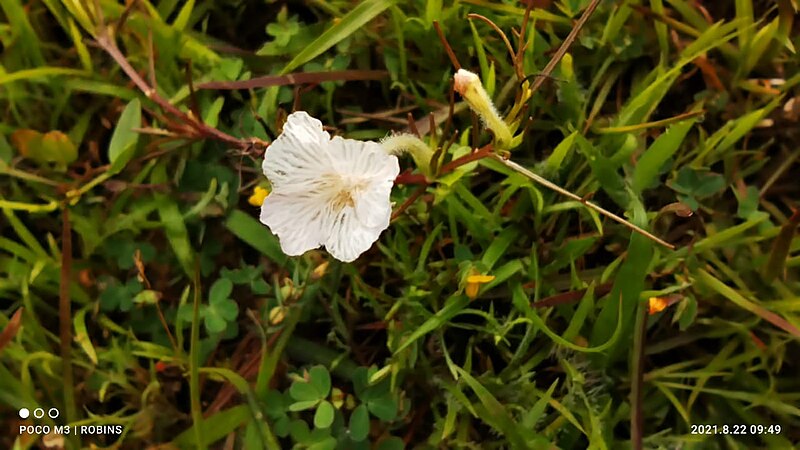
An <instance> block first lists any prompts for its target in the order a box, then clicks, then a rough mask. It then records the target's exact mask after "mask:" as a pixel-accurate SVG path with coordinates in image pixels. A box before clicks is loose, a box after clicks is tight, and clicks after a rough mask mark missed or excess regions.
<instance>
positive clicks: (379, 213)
mask: <svg viewBox="0 0 800 450" xmlns="http://www.w3.org/2000/svg"><path fill="white" fill-rule="evenodd" d="M262 168H263V170H264V175H266V176H267V178H268V179H269V181H270V183H271V184H272V192H271V193H270V194H269V196H267V198H266V199H265V200H264V203H263V204H262V206H261V222H262V223H264V224H265V225H267V226H268V227H269V228H270V229H271V230H272V232H273V233H275V234H276V235H277V236H278V239H279V240H280V243H281V249H282V250H283V252H284V253H286V254H287V255H290V256H297V255H302V254H303V253H305V252H306V251H308V250H311V249H315V248H318V247H319V246H320V245H324V246H325V248H326V249H327V250H328V252H330V254H331V255H333V257H334V258H336V259H338V260H341V261H344V262H350V261H353V260H355V259H356V258H358V256H359V255H361V254H362V253H364V252H365V251H367V250H368V249H369V248H370V247H371V246H372V244H373V243H374V242H375V241H376V240H378V236H380V234H381V232H382V231H383V230H385V229H386V228H387V227H388V226H389V219H390V218H391V215H392V204H391V202H390V199H389V194H390V193H391V190H392V185H393V184H394V179H395V178H396V177H397V175H398V174H399V173H400V165H399V164H398V162H397V157H395V156H393V155H389V154H387V153H386V151H385V150H384V149H383V147H381V146H380V144H378V143H376V142H368V141H367V142H364V141H356V140H352V139H343V138H341V137H339V136H336V137H334V138H333V139H331V137H330V135H329V134H328V133H327V132H325V131H324V130H323V129H322V122H320V121H319V120H317V119H315V118H313V117H311V116H309V115H308V114H307V113H306V112H304V111H298V112H295V113H292V114H290V115H289V117H288V119H287V121H286V124H285V125H284V126H283V133H281V135H280V136H278V138H277V139H275V141H274V142H272V144H270V146H269V148H268V149H267V153H266V156H265V158H264V164H263V166H262Z"/></svg>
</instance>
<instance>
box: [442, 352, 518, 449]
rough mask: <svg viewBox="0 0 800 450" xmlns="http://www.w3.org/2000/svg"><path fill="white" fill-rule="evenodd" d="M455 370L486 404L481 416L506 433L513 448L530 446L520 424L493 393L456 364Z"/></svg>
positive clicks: (483, 403)
mask: <svg viewBox="0 0 800 450" xmlns="http://www.w3.org/2000/svg"><path fill="white" fill-rule="evenodd" d="M455 370H456V371H457V372H458V375H459V377H461V379H462V380H464V382H466V383H467V385H468V386H469V387H470V388H471V389H472V391H473V392H474V393H475V395H476V396H478V400H480V402H481V404H482V405H483V406H484V408H485V412H486V414H482V415H481V417H480V418H481V419H482V420H483V421H484V422H486V423H487V424H488V425H490V426H491V427H492V428H495V429H496V430H497V431H499V432H500V433H502V434H503V435H505V436H506V437H507V438H508V440H509V441H510V442H509V443H510V444H511V446H512V447H513V448H528V446H527V444H526V443H525V438H524V437H523V436H522V434H520V432H519V429H520V428H519V424H517V423H515V422H514V419H512V418H511V415H510V414H509V413H508V411H507V410H506V408H505V407H504V406H503V404H502V403H500V402H499V401H497V399H496V398H495V397H494V396H493V395H492V393H491V392H489V390H488V389H486V388H485V387H484V386H483V385H482V384H481V383H480V382H478V380H476V379H475V378H473V377H472V375H470V374H469V373H468V372H467V371H465V370H464V369H462V368H461V367H458V366H455Z"/></svg>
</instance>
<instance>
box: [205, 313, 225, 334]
mask: <svg viewBox="0 0 800 450" xmlns="http://www.w3.org/2000/svg"><path fill="white" fill-rule="evenodd" d="M210 311H211V308H208V309H207V310H206V314H205V317H204V319H205V324H206V330H208V332H209V333H211V334H217V333H221V332H223V331H225V328H226V327H227V326H228V323H227V322H225V319H224V318H223V317H221V316H220V315H218V314H213V313H210Z"/></svg>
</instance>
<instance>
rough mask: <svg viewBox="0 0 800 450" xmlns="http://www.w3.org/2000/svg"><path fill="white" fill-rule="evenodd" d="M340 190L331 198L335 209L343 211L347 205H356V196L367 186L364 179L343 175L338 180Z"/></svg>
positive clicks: (353, 206) (352, 206)
mask: <svg viewBox="0 0 800 450" xmlns="http://www.w3.org/2000/svg"><path fill="white" fill-rule="evenodd" d="M337 184H338V188H339V189H338V191H337V192H336V195H334V196H333V198H332V199H331V205H332V206H333V209H334V210H335V211H341V210H342V209H344V208H345V207H347V206H349V207H351V208H355V207H356V197H358V195H359V193H360V192H361V191H362V190H364V189H365V188H366V187H367V182H366V181H364V180H358V179H352V178H345V177H342V178H340V179H339V180H338V183H337Z"/></svg>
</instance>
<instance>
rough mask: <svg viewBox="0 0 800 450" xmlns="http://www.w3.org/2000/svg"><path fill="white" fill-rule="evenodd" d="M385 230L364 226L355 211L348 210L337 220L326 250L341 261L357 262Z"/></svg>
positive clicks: (383, 227) (381, 227)
mask: <svg viewBox="0 0 800 450" xmlns="http://www.w3.org/2000/svg"><path fill="white" fill-rule="evenodd" d="M387 222H388V221H387ZM387 225H388V223H387ZM385 229H386V226H378V227H366V226H364V225H363V224H362V223H361V222H360V221H359V220H358V218H357V217H356V215H355V214H354V211H353V209H352V208H346V209H344V210H342V212H341V213H340V214H339V215H337V217H336V218H335V220H334V222H333V227H332V229H331V234H330V235H329V236H328V240H327V241H326V242H325V249H327V250H328V252H329V253H330V254H331V256H333V257H334V258H336V259H338V260H339V261H343V262H351V261H355V259H356V258H358V257H359V256H361V254H362V253H364V252H365V251H367V250H369V248H370V247H372V244H374V243H375V241H377V240H378V238H379V237H380V235H381V233H382V232H383V230H385Z"/></svg>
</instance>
